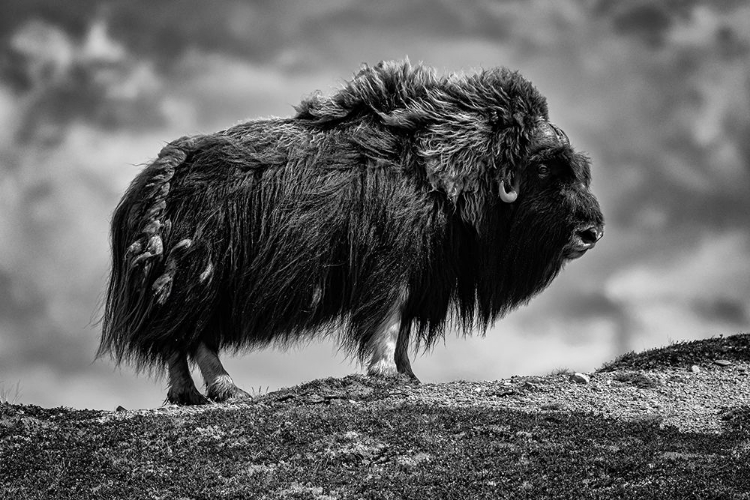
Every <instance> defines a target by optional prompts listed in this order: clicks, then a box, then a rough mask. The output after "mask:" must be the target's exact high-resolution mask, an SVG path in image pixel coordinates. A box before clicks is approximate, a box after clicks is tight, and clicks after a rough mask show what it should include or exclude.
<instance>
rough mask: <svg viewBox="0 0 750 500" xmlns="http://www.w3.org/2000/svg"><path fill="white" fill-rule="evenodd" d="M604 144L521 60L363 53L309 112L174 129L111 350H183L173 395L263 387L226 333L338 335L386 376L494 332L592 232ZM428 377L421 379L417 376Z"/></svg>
mask: <svg viewBox="0 0 750 500" xmlns="http://www.w3.org/2000/svg"><path fill="white" fill-rule="evenodd" d="M590 181H591V179H590V169H589V161H588V159H587V158H586V157H585V156H584V155H582V154H581V153H578V152H575V151H574V150H573V148H572V147H571V145H570V143H569V141H568V138H567V136H566V135H565V134H564V133H563V132H562V131H561V130H560V129H559V128H557V127H556V126H554V125H552V124H551V123H550V122H549V120H548V111H547V104H546V100H545V99H544V97H542V96H541V95H540V94H539V92H538V91H537V90H536V89H535V88H534V87H533V86H532V85H531V84H530V83H529V82H528V81H526V80H525V79H523V78H522V77H521V76H520V75H519V74H518V73H516V72H512V71H509V70H506V69H490V70H483V71H480V72H478V73H476V74H473V75H469V76H464V75H448V76H438V75H437V74H436V73H435V72H434V71H433V70H431V69H428V68H425V67H422V66H412V65H410V64H409V63H408V62H391V63H380V64H378V65H376V66H374V67H367V66H365V67H364V68H363V69H362V70H361V71H360V72H359V73H358V74H357V75H356V76H355V77H354V78H353V79H352V80H351V81H350V82H348V83H347V84H346V85H345V86H344V87H343V88H342V89H341V90H339V91H338V92H335V93H333V94H332V95H329V96H324V95H320V94H316V95H313V96H312V97H310V98H308V99H307V100H305V101H303V102H302V103H301V104H300V105H299V106H298V107H297V113H296V116H294V117H293V118H274V119H264V120H254V121H249V122H246V123H242V124H240V125H237V126H235V127H232V128H229V129H227V130H224V131H222V132H218V133H215V134H211V135H201V136H195V137H183V138H181V139H178V140H176V141H174V142H172V143H170V144H169V145H167V146H166V147H165V148H164V149H163V150H162V151H161V153H160V154H159V157H158V159H157V160H155V161H154V162H153V163H152V164H151V165H150V166H148V167H147V168H146V169H144V170H143V171H142V172H141V173H140V175H138V177H137V178H136V179H135V180H134V181H133V183H132V184H131V186H130V187H129V189H128V190H127V192H126V193H125V195H124V197H123V199H122V201H121V202H120V204H119V205H118V207H117V209H116V211H115V213H114V217H113V220H112V257H113V260H112V273H111V278H110V282H109V288H108V293H107V299H106V308H105V313H104V320H103V332H102V339H101V345H100V348H99V354H100V355H101V354H104V353H110V354H111V355H112V356H113V357H114V359H115V360H116V361H117V362H118V363H119V362H123V361H126V362H132V363H134V364H135V366H136V367H137V368H138V369H154V368H156V369H163V368H167V370H168V374H169V391H168V396H167V399H168V400H169V401H170V402H173V403H179V404H197V403H204V402H206V397H204V396H203V395H202V394H201V393H200V392H198V390H197V389H196V387H195V384H194V383H193V380H192V378H191V376H190V373H189V364H188V363H189V360H193V361H195V362H196V363H197V364H198V366H199V368H200V370H201V372H202V375H203V377H204V379H205V382H206V387H207V393H206V396H207V397H208V399H210V400H214V401H225V400H227V399H231V398H237V397H245V396H247V394H246V393H245V392H244V391H242V390H241V389H239V388H238V387H237V386H236V385H235V384H234V383H233V382H232V379H231V378H230V377H229V375H228V374H227V372H226V371H225V370H224V368H223V366H222V365H221V362H220V361H219V357H218V353H219V351H220V350H224V349H230V350H240V349H253V348H258V347H263V346H267V345H269V344H276V345H280V346H287V345H289V344H291V343H294V342H296V341H299V340H304V339H308V338H310V337H312V336H314V335H335V336H337V338H338V339H339V341H340V344H341V345H342V346H343V347H344V348H345V349H346V350H347V351H348V352H350V353H352V354H355V355H356V356H357V357H358V358H359V359H360V360H362V361H363V362H364V360H366V359H368V358H369V363H368V373H370V374H373V375H391V374H405V375H407V376H410V377H414V374H413V373H412V370H411V367H410V364H409V358H408V355H407V354H408V349H409V346H410V344H420V345H423V346H426V347H429V346H431V345H432V344H433V343H434V342H435V341H436V340H437V339H439V338H441V336H442V335H444V333H445V331H446V329H447V328H449V327H452V328H455V329H457V330H459V331H463V332H464V333H470V332H471V331H474V330H479V331H482V332H484V331H485V330H486V329H487V327H488V326H489V325H490V324H492V322H493V321H494V320H496V319H497V318H499V317H501V316H503V315H504V314H505V313H507V312H508V311H509V310H511V309H513V308H514V307H516V306H518V305H520V304H523V303H525V302H527V301H528V300H529V299H530V298H531V297H532V296H534V295H535V294H537V293H538V292H540V291H541V290H542V289H544V288H545V287H546V286H547V285H548V284H549V283H550V281H551V280H552V279H553V278H554V277H555V276H556V275H557V273H558V272H559V271H560V269H561V268H562V267H563V264H564V263H565V262H566V261H567V260H569V259H572V258H576V257H579V256H581V255H582V254H583V253H585V252H586V251H587V250H588V249H590V248H592V247H593V246H594V244H595V243H596V241H597V240H598V239H599V238H600V237H601V235H602V231H603V224H604V223H603V217H602V214H601V211H600V209H599V205H598V203H597V201H596V198H595V197H594V195H593V194H592V193H591V192H590V191H589V185H590ZM414 378H415V377H414Z"/></svg>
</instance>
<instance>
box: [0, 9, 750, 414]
mask: <svg viewBox="0 0 750 500" xmlns="http://www.w3.org/2000/svg"><path fill="white" fill-rule="evenodd" d="M406 56H408V57H409V58H410V60H411V61H412V63H419V62H423V63H424V64H427V65H430V66H434V67H436V68H437V69H438V70H439V71H440V72H441V73H446V72H456V71H466V72H471V71H472V69H476V68H481V67H492V66H508V67H511V68H514V69H518V70H520V71H521V73H522V74H523V75H525V76H526V77H527V78H529V79H530V80H531V81H532V82H534V84H535V85H536V86H537V88H538V89H539V90H540V91H541V92H542V93H543V94H544V95H546V96H547V98H548V101H549V107H550V115H551V120H552V121H554V122H555V123H556V124H558V125H560V126H561V127H562V128H563V129H564V130H565V131H566V132H567V133H568V135H569V136H570V137H571V139H572V142H573V144H574V145H575V146H576V147H577V148H578V149H582V150H585V151H587V152H588V153H589V154H590V156H591V157H592V159H593V165H594V167H593V177H594V181H593V190H594V192H595V193H596V194H597V196H598V197H599V199H600V201H601V204H602V208H603V210H604V213H605V216H606V218H607V235H606V237H605V238H604V239H603V240H602V241H601V242H600V244H599V245H598V246H597V248H596V249H595V250H593V251H592V252H590V253H589V254H587V255H586V256H585V257H584V258H582V259H579V260H577V261H575V262H573V263H571V264H570V265H568V266H567V268H566V269H565V271H564V272H563V273H562V275H561V276H560V277H559V278H558V279H557V280H556V281H555V282H554V283H553V284H552V286H551V287H550V289H548V290H547V291H546V292H544V293H543V294H542V295H541V296H539V297H538V298H536V299H534V300H533V301H532V302H531V303H530V304H529V305H528V306H527V307H525V308H522V309H519V310H517V311H515V312H513V313H511V314H510V315H509V316H508V317H506V318H505V319H503V320H501V321H499V322H498V323H497V324H496V325H495V327H494V328H493V329H492V330H491V331H490V332H488V334H487V336H486V337H484V338H481V337H472V338H468V339H462V338H456V337H455V336H449V337H447V338H446V340H445V343H441V344H438V346H437V347H436V348H435V349H434V351H433V352H432V353H431V354H429V355H418V356H416V357H415V359H414V361H413V365H414V369H415V372H416V373H417V374H418V375H419V376H420V377H421V379H422V381H423V382H441V381H448V380H455V379H467V380H493V379H498V378H503V377H508V376H510V375H514V374H519V375H530V374H546V373H549V372H551V371H553V370H555V369H559V368H569V369H572V370H576V371H590V370H593V369H595V368H598V367H599V366H601V364H602V363H603V362H604V361H606V360H609V359H611V358H613V357H614V356H616V355H617V354H620V353H623V352H626V351H629V350H642V349H646V348H651V347H656V346H662V345H666V344H668V343H670V342H673V341H682V340H693V339H697V338H704V337H711V336H718V335H731V334H736V333H739V332H747V331H750V299H748V297H750V222H749V220H750V6H749V5H748V3H747V2H745V1H732V0H704V1H701V0H690V1H682V0H680V1H678V0H673V1H661V2H654V1H645V0H644V1H640V0H638V1H636V0H633V1H619V0H580V1H579V0H557V1H555V2H550V1H544V0H538V1H527V0H523V1H509V0H461V1H460V2H458V1H453V0H443V1H430V0H412V1H407V2H405V1H402V0H380V1H378V2H368V1H365V0H362V1H358V0H318V1H315V2H310V1H305V0H300V1H270V0H269V1H263V2H250V1H212V2H204V1H198V0H182V1H171V0H162V1H159V2H153V1H147V0H143V1H134V0H127V1H94V0H68V1H66V2H57V1H54V0H49V1H39V0H3V2H2V14H1V15H0V395H3V394H4V395H5V398H6V399H10V400H12V401H13V400H15V401H16V402H18V403H25V404H37V405H41V406H48V407H52V406H68V407H74V408H102V409H114V408H115V407H116V406H117V405H123V406H125V407H127V408H143V407H155V406H159V405H160V404H161V403H162V401H163V399H164V396H165V386H166V381H165V380H163V379H159V380H154V379H149V378H148V377H146V376H144V375H137V374H135V373H134V372H133V370H132V369H130V368H129V367H127V366H123V367H121V368H116V367H115V366H114V364H113V363H112V362H111V361H110V360H109V359H100V360H95V359H94V358H95V352H96V348H97V345H98V335H99V328H98V326H97V320H98V318H99V316H100V313H101V310H100V305H101V299H102V295H103V291H104V288H105V284H106V277H107V270H108V265H109V262H108V259H109V242H108V231H109V220H110V216H111V213H112V211H113V210H114V207H115V205H116V204H117V202H118V200H119V198H120V196H121V194H122V193H123V191H124V189H125V188H126V186H127V185H128V183H129V182H130V181H131V180H132V179H133V177H134V176H135V175H136V174H137V173H138V172H139V170H140V169H141V168H142V166H143V165H144V164H146V163H148V162H149V161H150V160H151V159H153V158H154V157H155V156H156V154H157V153H158V152H159V150H160V149H161V147H162V146H163V145H164V144H165V143H167V142H168V141H170V140H172V139H175V138H177V137H180V136H182V135H185V134H198V133H210V132H214V131H216V130H219V129H223V128H226V127H229V126H231V125H234V124H236V123H237V122H239V121H243V120H246V119H251V118H257V117H268V116H289V115H291V114H293V112H294V110H293V108H292V106H293V105H295V104H296V103H298V102H299V101H300V99H301V98H302V97H304V96H306V95H308V94H309V93H311V92H313V91H315V90H321V91H323V92H331V91H333V90H335V89H336V88H337V87H338V86H340V85H341V84H342V82H344V81H345V80H347V79H349V78H351V76H352V75H353V74H354V73H355V72H356V71H357V70H358V68H359V66H360V64H361V63H363V62H366V63H368V64H375V63H377V62H378V61H380V60H383V59H401V58H404V57H406ZM227 365H228V368H229V371H230V373H232V375H233V377H234V379H235V381H236V382H237V383H238V384H239V385H240V386H242V387H244V388H245V389H246V390H249V391H253V390H255V391H258V390H260V391H266V390H268V389H270V390H273V389H276V388H279V387H284V386H289V385H293V384H297V383H300V382H303V381H307V380H311V379H314V378H319V377H326V376H343V375H345V374H348V373H352V372H355V371H358V370H360V369H361V368H360V367H358V366H357V364H356V363H355V362H353V361H351V360H348V359H346V358H345V357H344V356H343V355H342V354H341V353H339V352H337V349H336V347H335V346H334V345H332V344H331V343H329V342H325V341H323V342H320V343H313V344H311V345H309V346H306V347H304V348H297V349H292V350H290V351H288V352H278V351H272V350H265V351H260V352H253V353H249V354H247V355H243V356H237V357H234V358H229V359H228V361H227Z"/></svg>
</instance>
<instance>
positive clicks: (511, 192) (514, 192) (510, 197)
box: [500, 172, 520, 203]
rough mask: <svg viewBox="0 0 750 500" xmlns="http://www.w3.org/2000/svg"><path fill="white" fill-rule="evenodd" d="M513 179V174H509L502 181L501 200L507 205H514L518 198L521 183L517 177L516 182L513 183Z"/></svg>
mask: <svg viewBox="0 0 750 500" xmlns="http://www.w3.org/2000/svg"><path fill="white" fill-rule="evenodd" d="M511 179H513V174H511V173H509V172H507V173H506V174H505V175H503V177H502V178H501V179H500V199H501V200H503V201H504V202H505V203H513V202H514V201H516V199H517V198H518V187H519V185H520V182H519V181H518V178H517V177H516V179H515V181H512V180H511ZM506 189H507V190H506Z"/></svg>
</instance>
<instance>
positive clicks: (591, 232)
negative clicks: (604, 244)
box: [578, 226, 604, 248]
mask: <svg viewBox="0 0 750 500" xmlns="http://www.w3.org/2000/svg"><path fill="white" fill-rule="evenodd" d="M602 236H604V231H603V230H602V229H601V228H600V227H597V226H591V227H587V228H586V229H581V230H579V231H578V237H579V238H581V241H582V242H583V244H584V245H586V246H587V247H589V248H591V247H593V246H594V245H596V242H597V241H599V240H600V239H601V238H602Z"/></svg>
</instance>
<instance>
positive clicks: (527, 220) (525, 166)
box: [498, 119, 604, 261]
mask: <svg viewBox="0 0 750 500" xmlns="http://www.w3.org/2000/svg"><path fill="white" fill-rule="evenodd" d="M589 163H590V162H589V159H588V157H586V155H584V154H582V153H579V152H576V151H575V150H573V148H572V147H571V145H570V142H569V141H568V137H567V135H566V134H565V133H564V132H563V131H562V130H560V129H559V128H557V127H556V126H554V125H552V124H551V123H549V122H548V121H547V120H544V119H540V120H539V121H538V122H537V127H536V130H535V131H534V133H533V134H531V142H530V146H529V153H528V155H527V157H526V158H525V160H524V161H522V162H521V164H520V165H519V167H518V168H517V169H515V171H512V170H510V169H506V170H505V171H504V172H503V173H502V174H501V176H500V179H499V181H498V184H499V192H498V197H499V198H500V200H501V201H502V202H503V203H505V204H506V205H508V206H509V208H510V211H511V213H512V215H511V239H518V240H520V241H525V242H526V243H527V244H528V247H529V248H534V249H536V250H541V249H546V252H545V253H546V257H547V258H549V259H552V260H554V261H561V259H562V260H572V259H577V258H578V257H581V256H582V255H583V254H585V253H586V252H587V251H588V250H590V249H592V248H593V247H594V246H595V245H596V243H597V241H599V239H600V238H601V237H602V236H603V235H604V216H603V215H602V212H601V209H600V208H599V202H598V201H597V199H596V197H595V196H594V195H593V193H592V192H591V190H590V187H591V170H590V165H589ZM530 239H531V240H533V241H529V240H530Z"/></svg>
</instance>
